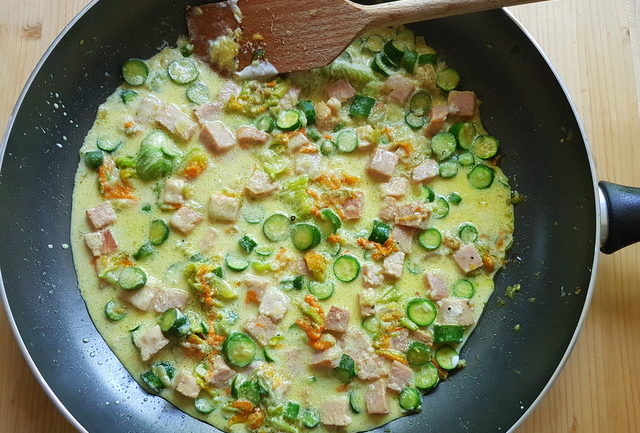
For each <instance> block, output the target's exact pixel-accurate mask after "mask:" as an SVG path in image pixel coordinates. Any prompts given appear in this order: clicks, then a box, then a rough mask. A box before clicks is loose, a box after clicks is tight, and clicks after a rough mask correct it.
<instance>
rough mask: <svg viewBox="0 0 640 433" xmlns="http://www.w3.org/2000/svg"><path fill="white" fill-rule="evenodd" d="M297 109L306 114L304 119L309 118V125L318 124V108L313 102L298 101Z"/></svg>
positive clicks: (306, 100)
mask: <svg viewBox="0 0 640 433" xmlns="http://www.w3.org/2000/svg"><path fill="white" fill-rule="evenodd" d="M296 107H298V109H299V110H300V111H302V112H303V113H304V117H306V118H307V125H313V124H314V123H316V108H315V107H314V105H313V102H312V101H311V100H309V99H303V100H302V101H298V104H297V105H296Z"/></svg>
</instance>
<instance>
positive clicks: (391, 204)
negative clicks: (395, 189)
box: [378, 197, 398, 222]
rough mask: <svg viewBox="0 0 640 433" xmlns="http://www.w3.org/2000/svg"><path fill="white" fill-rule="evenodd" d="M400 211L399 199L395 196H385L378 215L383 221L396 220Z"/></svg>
mask: <svg viewBox="0 0 640 433" xmlns="http://www.w3.org/2000/svg"><path fill="white" fill-rule="evenodd" d="M397 213H398V200H396V199H395V198H393V197H385V198H384V199H383V200H382V207H381V208H380V212H378V216H379V217H380V219H381V220H382V221H386V222H394V221H395V220H396V214H397Z"/></svg>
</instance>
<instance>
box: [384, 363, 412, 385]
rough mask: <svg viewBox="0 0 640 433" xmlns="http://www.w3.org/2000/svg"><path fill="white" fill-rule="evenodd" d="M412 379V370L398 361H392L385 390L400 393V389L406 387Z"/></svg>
mask: <svg viewBox="0 0 640 433" xmlns="http://www.w3.org/2000/svg"><path fill="white" fill-rule="evenodd" d="M411 379H413V370H411V368H409V367H408V366H406V365H404V364H402V363H401V362H398V361H393V363H392V364H391V369H390V370H389V381H388V382H387V388H389V389H390V390H392V391H397V392H400V391H402V388H404V387H405V386H407V385H408V384H409V382H411Z"/></svg>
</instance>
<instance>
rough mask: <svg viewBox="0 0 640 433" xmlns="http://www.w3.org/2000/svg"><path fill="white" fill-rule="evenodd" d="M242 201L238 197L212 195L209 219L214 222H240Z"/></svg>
mask: <svg viewBox="0 0 640 433" xmlns="http://www.w3.org/2000/svg"><path fill="white" fill-rule="evenodd" d="M241 206H242V201H241V200H240V199H239V198H237V197H229V196H228V195H224V194H212V195H211V196H210V197H209V207H208V211H209V218H211V219H212V220H213V221H222V222H234V221H237V220H238V215H239V214H240V207H241Z"/></svg>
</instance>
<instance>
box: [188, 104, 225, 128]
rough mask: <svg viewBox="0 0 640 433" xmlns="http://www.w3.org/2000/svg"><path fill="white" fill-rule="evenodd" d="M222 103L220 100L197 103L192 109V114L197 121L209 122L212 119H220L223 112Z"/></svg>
mask: <svg viewBox="0 0 640 433" xmlns="http://www.w3.org/2000/svg"><path fill="white" fill-rule="evenodd" d="M223 108H224V107H223V105H222V103H221V102H218V101H215V102H212V103H210V104H204V105H199V106H198V107H196V108H194V109H193V114H195V115H196V118H197V119H198V122H200V123H202V122H211V121H214V120H220V118H221V117H222V114H223Z"/></svg>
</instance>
